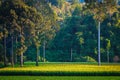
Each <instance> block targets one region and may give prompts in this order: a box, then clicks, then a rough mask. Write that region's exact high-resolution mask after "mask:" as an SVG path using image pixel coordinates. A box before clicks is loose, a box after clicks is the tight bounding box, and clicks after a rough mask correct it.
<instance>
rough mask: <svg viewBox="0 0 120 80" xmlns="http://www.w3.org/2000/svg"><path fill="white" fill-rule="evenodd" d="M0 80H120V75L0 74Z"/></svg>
mask: <svg viewBox="0 0 120 80" xmlns="http://www.w3.org/2000/svg"><path fill="white" fill-rule="evenodd" d="M0 80H120V77H119V76H116V77H115V76H105V77H104V76H0Z"/></svg>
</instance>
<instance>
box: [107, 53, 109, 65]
mask: <svg viewBox="0 0 120 80" xmlns="http://www.w3.org/2000/svg"><path fill="white" fill-rule="evenodd" d="M107 61H108V63H109V51H107Z"/></svg>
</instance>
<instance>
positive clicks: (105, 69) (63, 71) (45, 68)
mask: <svg viewBox="0 0 120 80" xmlns="http://www.w3.org/2000/svg"><path fill="white" fill-rule="evenodd" d="M0 75H44V76H45V75H50V76H51V75H53V76H54V75H56V76H64V75H65V76H69V75H70V76H80V75H81V76H99V75H100V76H101V75H102V76H104V75H107V76H108V75H109V76H119V75H120V64H105V63H103V64H102V65H101V66H98V65H97V64H96V63H39V66H35V63H34V62H33V63H32V62H27V63H25V64H24V66H23V67H22V68H21V67H19V66H17V65H16V66H15V67H14V68H12V67H6V68H0Z"/></svg>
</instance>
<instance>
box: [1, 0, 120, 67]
mask: <svg viewBox="0 0 120 80" xmlns="http://www.w3.org/2000/svg"><path fill="white" fill-rule="evenodd" d="M99 1H100V2H99ZM85 2H86V4H84V3H83V2H82V3H80V2H79V1H78V0H71V1H66V0H39V1H38V0H0V64H1V65H0V66H1V67H3V63H4V66H7V65H9V64H10V63H11V66H12V67H14V65H15V64H18V63H19V64H20V66H21V67H22V66H23V64H24V62H25V61H36V64H35V65H36V66H38V62H40V61H43V62H45V61H46V62H47V61H48V62H99V64H100V61H102V62H108V63H109V62H120V53H119V52H120V42H119V41H120V36H119V32H120V31H119V29H120V27H119V26H120V24H119V22H120V21H119V19H120V7H119V5H117V4H116V3H117V2H116V1H115V0H114V1H112V0H109V1H108V0H104V1H103V2H102V1H101V0H92V1H91V2H89V1H88V0H85ZM93 7H95V8H93ZM98 22H100V25H99V26H101V31H102V33H101V34H100V35H99V39H98V31H97V30H98V27H97V26H98ZM99 30H100V29H99ZM99 33H100V31H99ZM98 40H99V43H101V44H99V47H98ZM98 48H99V54H98V51H97V49H98Z"/></svg>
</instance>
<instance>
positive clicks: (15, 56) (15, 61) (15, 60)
mask: <svg viewBox="0 0 120 80" xmlns="http://www.w3.org/2000/svg"><path fill="white" fill-rule="evenodd" d="M15 44H16V47H15V49H17V37H16V40H15ZM14 58H15V59H14V63H15V64H16V63H17V53H15V54H14Z"/></svg>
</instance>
